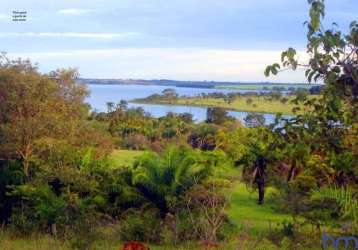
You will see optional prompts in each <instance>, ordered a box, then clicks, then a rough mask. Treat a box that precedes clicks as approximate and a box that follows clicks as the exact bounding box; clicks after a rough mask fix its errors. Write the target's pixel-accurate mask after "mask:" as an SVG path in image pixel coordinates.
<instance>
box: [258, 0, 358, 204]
mask: <svg viewBox="0 0 358 250" xmlns="http://www.w3.org/2000/svg"><path fill="white" fill-rule="evenodd" d="M308 2H309V4H310V6H311V7H310V20H309V21H308V22H306V25H307V27H308V32H307V39H308V43H307V54H308V56H309V61H308V62H307V63H302V62H299V61H298V60H297V55H296V50H294V49H293V48H289V49H288V50H287V51H284V52H283V53H282V55H281V65H280V64H278V63H275V64H273V65H271V66H268V67H267V68H266V70H265V74H266V75H270V74H274V75H275V74H277V73H278V72H279V70H280V69H281V68H290V69H292V70H296V69H297V68H304V69H305V70H306V71H305V73H306V77H307V80H308V81H309V82H318V81H322V82H324V88H323V89H322V91H321V96H320V97H318V98H316V97H315V98H307V96H306V94H302V95H299V96H298V97H297V98H296V102H298V101H300V102H303V103H304V105H305V107H306V108H307V109H309V110H310V112H307V113H304V114H300V115H297V116H296V117H294V118H292V119H282V118H281V117H277V119H276V123H275V124H274V125H272V127H271V129H272V130H273V131H274V133H273V136H274V137H275V139H274V140H273V142H272V143H271V147H270V148H271V150H270V151H271V152H272V153H273V154H274V153H275V152H276V155H275V157H272V158H271V160H272V164H271V169H270V172H271V173H275V174H272V175H271V178H276V180H277V179H280V178H281V179H282V180H283V181H284V182H286V183H288V184H287V187H288V190H290V191H291V190H293V191H295V193H296V194H299V195H300V200H301V201H302V200H303V199H307V197H309V196H310V191H311V190H312V189H314V188H318V187H324V186H329V185H332V184H335V185H338V186H354V185H356V183H357V179H358V173H357V171H356V169H357V166H358V150H357V149H358V143H357V142H358V136H357V135H358V133H357V131H358V128H357V124H358V60H357V59H358V53H357V51H358V23H357V22H356V21H354V22H352V23H351V24H350V27H349V32H348V34H343V33H342V32H341V31H339V30H337V29H336V26H337V25H336V24H333V26H332V28H331V29H328V30H327V29H324V28H323V24H322V22H323V18H324V16H325V4H324V1H323V0H309V1H308ZM280 124H281V125H280ZM280 176H281V177H280Z"/></svg>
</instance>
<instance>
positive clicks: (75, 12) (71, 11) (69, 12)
mask: <svg viewBox="0 0 358 250" xmlns="http://www.w3.org/2000/svg"><path fill="white" fill-rule="evenodd" d="M92 11H93V10H90V9H62V10H59V11H57V13H58V14H61V15H73V16H79V15H85V14H88V13H90V12H92Z"/></svg>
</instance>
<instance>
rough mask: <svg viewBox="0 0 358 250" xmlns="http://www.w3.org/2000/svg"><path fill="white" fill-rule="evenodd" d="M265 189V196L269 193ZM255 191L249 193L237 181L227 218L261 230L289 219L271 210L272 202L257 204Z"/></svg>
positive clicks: (249, 227) (253, 229) (238, 223)
mask: <svg viewBox="0 0 358 250" xmlns="http://www.w3.org/2000/svg"><path fill="white" fill-rule="evenodd" d="M270 191H271V190H270V189H268V190H267V192H266V194H265V196H266V197H267V196H268V195H269V193H270ZM257 197H258V194H257V192H254V193H250V192H249V191H248V190H247V188H246V186H245V185H244V184H243V183H241V182H238V183H237V185H236V187H235V190H234V192H233V194H232V197H231V206H230V209H229V211H228V214H229V218H230V219H231V220H232V221H233V222H234V223H236V224H237V225H238V226H243V227H246V228H248V229H250V231H254V232H262V231H265V230H267V229H269V227H270V224H271V226H272V229H273V228H274V227H276V226H277V223H280V222H283V221H284V220H291V217H290V216H289V215H286V214H281V213H278V212H276V211H274V210H273V208H272V207H271V206H272V204H270V203H269V201H266V203H265V204H263V205H261V206H259V205H257Z"/></svg>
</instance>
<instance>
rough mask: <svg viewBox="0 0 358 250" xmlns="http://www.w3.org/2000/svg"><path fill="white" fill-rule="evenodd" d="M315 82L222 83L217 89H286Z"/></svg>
mask: <svg viewBox="0 0 358 250" xmlns="http://www.w3.org/2000/svg"><path fill="white" fill-rule="evenodd" d="M313 86H317V85H315V84H237V85H222V86H215V88H216V89H238V90H263V89H264V87H266V88H268V89H269V90H272V89H273V88H274V87H284V88H286V89H288V88H290V87H294V88H304V89H310V88H312V87H313Z"/></svg>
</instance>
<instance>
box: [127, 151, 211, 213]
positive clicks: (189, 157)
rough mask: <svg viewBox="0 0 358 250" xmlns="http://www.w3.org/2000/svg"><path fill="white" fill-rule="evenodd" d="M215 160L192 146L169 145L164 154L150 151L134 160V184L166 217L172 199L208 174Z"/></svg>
mask: <svg viewBox="0 0 358 250" xmlns="http://www.w3.org/2000/svg"><path fill="white" fill-rule="evenodd" d="M213 162H214V161H212V159H210V158H209V157H208V156H207V155H206V153H205V152H200V151H199V150H192V149H190V148H177V147H169V148H168V149H167V150H166V151H165V152H164V153H163V155H158V154H155V153H152V152H148V153H146V154H144V155H143V156H142V157H140V158H139V159H138V160H137V162H136V163H135V165H134V170H133V179H132V184H133V185H134V186H135V187H136V188H137V190H138V191H139V193H141V195H142V196H143V197H145V198H146V199H147V200H148V201H149V202H150V203H152V204H153V205H154V206H156V207H157V208H158V209H159V210H160V215H161V217H162V218H164V217H165V216H166V214H167V213H169V212H171V210H170V207H171V206H170V202H171V201H173V200H174V199H175V198H178V197H180V196H182V195H184V194H185V192H186V191H187V190H188V189H189V188H190V187H192V186H193V185H195V184H199V183H202V182H203V180H205V179H206V177H208V175H209V173H210V170H211V169H212V166H213V165H214V164H213Z"/></svg>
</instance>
